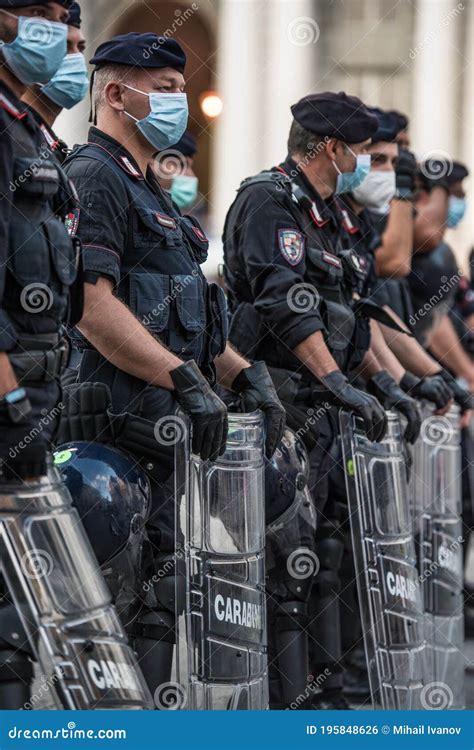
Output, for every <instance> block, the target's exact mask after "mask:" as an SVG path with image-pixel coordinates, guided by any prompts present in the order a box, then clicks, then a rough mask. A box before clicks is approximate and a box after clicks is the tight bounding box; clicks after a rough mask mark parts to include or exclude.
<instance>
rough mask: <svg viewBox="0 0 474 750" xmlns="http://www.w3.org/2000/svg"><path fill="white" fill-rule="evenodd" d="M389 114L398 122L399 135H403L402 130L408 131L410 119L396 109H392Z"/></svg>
mask: <svg viewBox="0 0 474 750" xmlns="http://www.w3.org/2000/svg"><path fill="white" fill-rule="evenodd" d="M388 114H389V115H392V117H394V118H395V120H396V121H397V128H398V132H397V135H398V133H401V132H402V130H406V129H407V128H408V125H409V120H408V117H407V116H406V115H404V114H402V112H398V111H397V110H396V109H391V110H390V112H389V113H388Z"/></svg>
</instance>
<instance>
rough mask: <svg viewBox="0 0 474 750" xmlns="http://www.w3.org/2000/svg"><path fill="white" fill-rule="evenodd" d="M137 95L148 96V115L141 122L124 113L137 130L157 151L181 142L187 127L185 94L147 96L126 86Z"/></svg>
mask: <svg viewBox="0 0 474 750" xmlns="http://www.w3.org/2000/svg"><path fill="white" fill-rule="evenodd" d="M126 88H127V89H131V90H132V91H136V92H137V94H143V96H148V98H149V100H150V110H151V111H150V114H149V115H147V117H144V118H143V120H137V118H136V117H133V115H130V114H129V113H128V112H125V114H126V115H128V117H131V118H132V120H135V122H136V123H137V126H138V129H139V130H140V131H141V133H142V134H143V135H144V136H145V138H146V139H147V141H148V142H149V143H151V145H152V146H154V147H155V148H156V150H157V151H164V150H165V149H167V148H169V147H170V146H174V144H175V143H178V141H180V140H181V137H182V136H183V135H184V133H185V131H186V127H187V125H188V99H187V96H186V94H147V93H146V92H145V91H140V90H139V89H134V88H133V87H132V86H126Z"/></svg>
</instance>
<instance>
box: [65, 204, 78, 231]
mask: <svg viewBox="0 0 474 750" xmlns="http://www.w3.org/2000/svg"><path fill="white" fill-rule="evenodd" d="M80 216H81V209H80V208H75V209H74V211H71V212H70V213H68V215H67V216H66V219H65V221H64V226H65V227H66V229H67V233H68V235H69V236H70V237H75V236H76V234H77V229H78V227H79V219H80Z"/></svg>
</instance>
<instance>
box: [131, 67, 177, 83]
mask: <svg viewBox="0 0 474 750" xmlns="http://www.w3.org/2000/svg"><path fill="white" fill-rule="evenodd" d="M134 77H135V79H136V80H137V81H140V82H143V83H147V84H148V86H149V87H150V88H153V86H159V85H162V84H163V83H172V84H178V85H179V86H183V85H184V76H183V74H182V73H180V72H179V71H178V70H175V69H174V68H138V67H137V68H135V69H134Z"/></svg>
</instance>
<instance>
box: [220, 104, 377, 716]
mask: <svg viewBox="0 0 474 750" xmlns="http://www.w3.org/2000/svg"><path fill="white" fill-rule="evenodd" d="M292 113H293V117H294V121H293V124H292V126H291V130H290V135H289V141H288V151H289V156H288V157H287V159H286V160H285V161H284V162H283V163H282V164H280V165H279V166H278V167H276V168H274V169H272V170H269V171H264V172H262V173H260V174H259V175H257V176H255V177H252V178H250V179H248V180H245V181H244V182H243V183H242V185H241V186H240V188H239V191H238V194H237V198H236V200H235V202H234V203H233V205H232V207H231V208H230V211H229V213H228V216H227V220H226V225H225V229H224V253H225V264H226V265H225V274H226V281H227V285H228V289H229V298H230V304H231V311H232V313H233V318H232V324H231V332H230V340H231V342H232V343H234V344H235V345H236V346H237V347H238V348H239V349H240V351H243V352H244V353H245V354H246V355H247V356H249V357H251V358H252V357H253V358H262V359H264V360H265V361H266V362H267V364H268V365H269V366H270V367H271V368H272V372H273V375H274V378H275V380H278V382H279V384H280V385H281V386H282V387H284V392H285V394H286V395H285V401H286V403H288V400H290V401H291V403H290V404H289V413H291V414H293V415H294V417H295V422H294V428H295V429H297V434H298V435H300V436H301V434H303V435H304V434H306V433H308V432H309V431H310V429H314V425H315V424H316V425H317V429H319V433H320V436H319V440H318V442H317V444H316V445H315V446H314V445H313V448H312V450H311V452H310V456H309V459H310V483H309V486H310V488H311V490H312V492H313V495H314V497H315V500H316V505H317V510H318V514H319V529H318V547H317V557H318V561H319V562H318V566H316V567H319V572H318V575H317V577H316V579H315V581H316V585H315V586H314V587H312V581H311V580H310V579H309V578H308V579H306V580H304V581H303V582H301V581H298V584H300V585H298V586H295V585H292V584H294V583H295V581H294V580H293V581H292V580H291V579H292V571H291V566H290V568H289V569H288V571H287V573H288V574H287V576H286V578H287V579H288V581H287V582H288V586H287V588H288V589H289V591H291V596H293V597H295V596H296V597H297V598H298V599H299V600H300V602H304V603H305V607H306V604H307V602H308V599H309V596H310V593H311V591H312V594H311V596H312V599H311V603H310V608H309V612H308V609H307V608H306V610H305V611H306V620H305V621H304V622H303V627H305V628H308V627H309V628H310V630H311V634H312V637H313V638H312V654H311V662H310V666H311V672H312V674H313V677H314V678H315V679H316V678H317V677H318V676H319V675H321V674H324V675H325V678H324V680H323V681H322V685H321V687H322V692H321V693H320V694H319V695H318V696H316V697H311V698H310V701H309V706H310V707H316V708H345V707H347V706H346V703H345V701H344V699H343V697H342V676H341V668H340V658H341V644H340V628H339V566H340V564H341V558H342V552H343V547H344V541H343V535H342V533H341V524H342V521H343V517H344V515H345V509H344V505H343V503H340V502H339V499H340V498H341V495H344V489H343V487H342V489H341V488H340V487H338V488H337V489H336V488H335V487H334V478H335V475H336V474H337V475H338V477H337V478H338V480H340V465H339V455H338V452H337V451H338V448H337V446H338V442H337V434H338V429H339V428H338V422H337V408H336V407H343V408H345V409H346V410H348V411H353V412H355V413H356V414H358V415H359V416H360V417H362V419H363V421H364V424H365V428H366V430H367V434H368V436H369V438H370V439H371V440H380V439H381V438H382V437H383V434H384V430H385V415H384V411H383V409H382V407H381V406H380V404H379V402H378V401H377V399H376V398H374V397H373V396H370V395H368V394H366V393H364V392H362V391H361V390H359V389H357V388H355V387H353V386H352V385H351V384H350V383H349V381H348V379H347V377H346V373H347V374H348V373H349V372H350V371H351V370H352V369H354V368H355V367H356V366H357V365H360V364H361V363H362V362H363V360H364V359H365V355H366V352H367V350H368V348H369V337H368V336H367V328H366V326H365V325H364V326H359V323H358V321H356V316H355V313H354V311H353V308H352V302H353V299H352V298H353V292H354V287H353V286H352V283H353V282H352V281H348V279H352V278H353V276H354V275H357V274H359V273H360V274H362V275H364V274H365V271H364V270H363V269H361V268H360V266H359V265H358V264H357V259H354V257H353V256H352V255H349V256H348V257H343V256H342V246H341V232H342V226H341V217H340V216H338V215H336V214H335V213H334V212H333V209H332V208H331V206H330V205H329V202H328V201H329V199H331V198H332V196H333V194H334V193H335V192H338V193H339V192H343V191H347V190H351V189H353V188H354V187H356V186H357V185H358V184H360V183H361V182H362V180H363V179H364V177H365V176H366V175H367V172H368V169H369V164H370V157H368V156H367V155H366V148H367V145H368V143H369V141H370V138H371V136H372V134H373V133H374V132H375V130H376V129H377V120H376V118H375V117H374V116H373V115H371V114H370V112H368V110H367V109H366V107H365V106H364V104H363V103H362V102H361V101H360V100H359V99H357V98H356V97H352V96H347V95H346V94H345V93H339V94H335V93H332V92H326V93H323V94H315V95H310V96H307V97H305V98H304V99H302V100H301V101H299V102H298V103H297V104H295V105H294V106H293V107H292ZM366 364H367V372H370V365H369V363H366ZM377 369H379V368H377ZM281 393H283V391H281ZM286 403H285V405H286ZM308 410H309V411H308ZM298 415H299V416H298ZM298 422H299V423H298ZM290 426H291V427H293V424H292V422H291V421H290ZM342 485H344V480H343V479H342ZM335 498H338V499H337V500H336V499H335ZM314 572H315V570H314V567H313V573H314ZM293 578H294V576H293ZM303 614H304V613H303V612H300V621H301V620H303V619H304V617H303V616H302V615H303ZM308 615H309V620H308ZM270 627H274V624H272V623H270ZM287 627H288V623H287ZM299 627H301V624H300V623H298V622H297V621H296V619H295V620H294V621H293V628H294V629H295V630H298V628H299ZM295 658H296V656H295ZM325 670H326V671H325ZM276 671H278V661H276ZM274 676H275V675H274ZM270 678H271V681H270V689H271V705H272V706H273V707H274V708H277V707H282V703H283V704H284V700H282V693H281V689H280V687H279V685H278V682H279V680H278V679H276V678H275V679H274V680H272V674H270ZM318 684H319V683H318Z"/></svg>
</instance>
